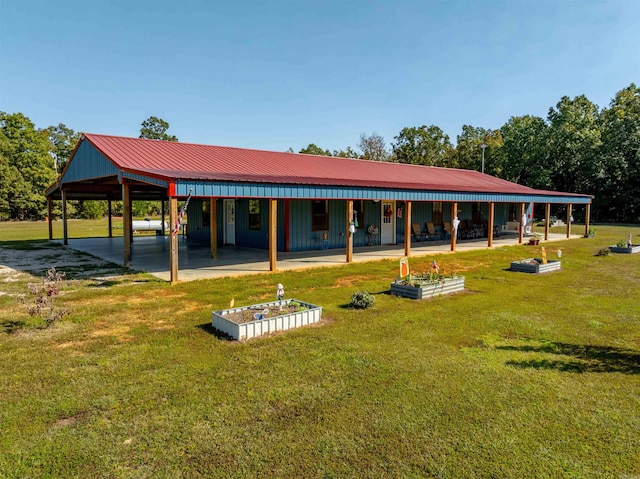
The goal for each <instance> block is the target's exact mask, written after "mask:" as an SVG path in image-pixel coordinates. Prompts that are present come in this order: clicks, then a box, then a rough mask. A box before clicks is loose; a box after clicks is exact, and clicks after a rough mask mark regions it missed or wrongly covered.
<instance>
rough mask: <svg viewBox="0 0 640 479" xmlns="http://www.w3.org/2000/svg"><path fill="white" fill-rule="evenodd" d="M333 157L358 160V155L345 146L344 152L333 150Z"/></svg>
mask: <svg viewBox="0 0 640 479" xmlns="http://www.w3.org/2000/svg"><path fill="white" fill-rule="evenodd" d="M333 156H339V157H342V158H360V153H358V152H357V151H355V150H353V149H352V148H351V147H350V146H347V148H346V150H333Z"/></svg>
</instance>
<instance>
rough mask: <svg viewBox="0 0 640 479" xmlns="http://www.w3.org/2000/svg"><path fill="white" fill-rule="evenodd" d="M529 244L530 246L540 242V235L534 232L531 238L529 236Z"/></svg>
mask: <svg viewBox="0 0 640 479" xmlns="http://www.w3.org/2000/svg"><path fill="white" fill-rule="evenodd" d="M529 244H530V245H532V246H537V245H539V244H540V235H539V234H538V233H534V234H533V236H532V237H531V238H529Z"/></svg>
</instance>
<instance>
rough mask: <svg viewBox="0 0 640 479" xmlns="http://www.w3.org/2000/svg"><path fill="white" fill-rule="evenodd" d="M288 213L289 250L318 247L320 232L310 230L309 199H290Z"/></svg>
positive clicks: (320, 244) (319, 245)
mask: <svg viewBox="0 0 640 479" xmlns="http://www.w3.org/2000/svg"><path fill="white" fill-rule="evenodd" d="M289 215H290V216H289V221H290V223H289V250H290V251H305V250H310V249H319V248H320V247H321V246H322V243H321V241H320V240H321V239H322V232H317V231H314V232H311V201H309V200H306V201H305V200H291V202H290V203H289Z"/></svg>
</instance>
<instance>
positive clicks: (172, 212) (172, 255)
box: [169, 196, 179, 284]
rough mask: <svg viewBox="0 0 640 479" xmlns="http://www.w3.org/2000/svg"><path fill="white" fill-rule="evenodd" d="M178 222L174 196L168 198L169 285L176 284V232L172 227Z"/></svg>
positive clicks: (176, 204)
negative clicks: (169, 227)
mask: <svg viewBox="0 0 640 479" xmlns="http://www.w3.org/2000/svg"><path fill="white" fill-rule="evenodd" d="M177 220H178V199H177V198H176V197H175V196H172V197H170V198H169V224H170V225H171V232H170V233H169V235H170V236H169V270H170V272H171V273H170V279H171V284H176V283H177V282H178V236H179V234H178V231H176V232H175V234H174V232H173V227H174V225H175V224H176V221H177Z"/></svg>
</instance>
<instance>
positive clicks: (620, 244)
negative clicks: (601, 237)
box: [616, 239, 627, 248]
mask: <svg viewBox="0 0 640 479" xmlns="http://www.w3.org/2000/svg"><path fill="white" fill-rule="evenodd" d="M616 246H617V247H618V248H626V247H627V240H625V239H621V240H619V241H618V242H617V243H616Z"/></svg>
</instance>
